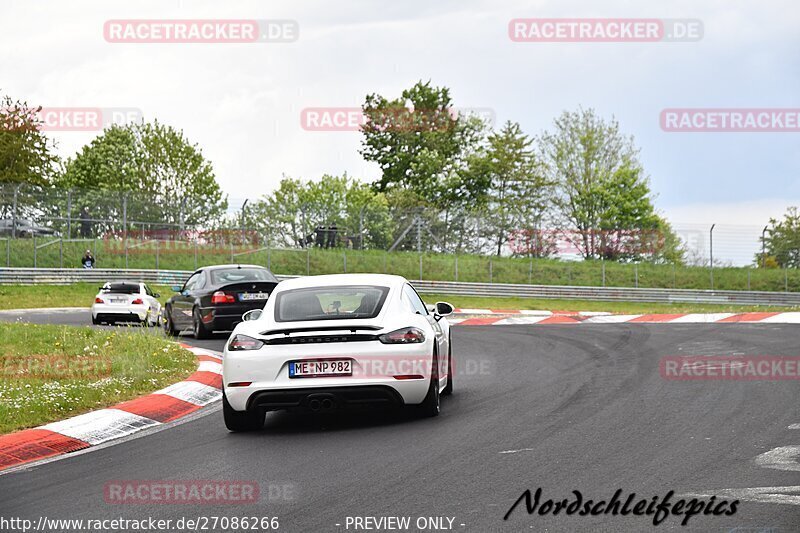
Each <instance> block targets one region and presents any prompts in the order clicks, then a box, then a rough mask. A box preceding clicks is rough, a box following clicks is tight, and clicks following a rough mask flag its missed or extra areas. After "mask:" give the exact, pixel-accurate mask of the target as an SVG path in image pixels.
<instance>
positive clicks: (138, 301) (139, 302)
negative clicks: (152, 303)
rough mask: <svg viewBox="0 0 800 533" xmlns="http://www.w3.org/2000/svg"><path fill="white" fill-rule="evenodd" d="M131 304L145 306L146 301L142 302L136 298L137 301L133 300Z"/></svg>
mask: <svg viewBox="0 0 800 533" xmlns="http://www.w3.org/2000/svg"><path fill="white" fill-rule="evenodd" d="M131 304H133V305H143V304H144V300H142V299H141V298H136V299H135V300H133V301H132V302H131Z"/></svg>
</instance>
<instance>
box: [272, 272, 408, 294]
mask: <svg viewBox="0 0 800 533" xmlns="http://www.w3.org/2000/svg"><path fill="white" fill-rule="evenodd" d="M407 282H408V280H407V279H406V278H404V277H402V276H394V275H390V274H325V275H321V276H302V277H298V278H292V279H287V280H284V281H282V282H281V284H280V285H278V289H280V290H282V291H284V290H288V289H300V288H303V287H333V286H336V285H377V286H381V287H394V286H397V285H402V284H403V283H407Z"/></svg>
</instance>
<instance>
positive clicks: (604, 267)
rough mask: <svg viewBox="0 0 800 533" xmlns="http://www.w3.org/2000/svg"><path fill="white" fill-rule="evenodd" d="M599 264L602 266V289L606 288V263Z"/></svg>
mask: <svg viewBox="0 0 800 533" xmlns="http://www.w3.org/2000/svg"><path fill="white" fill-rule="evenodd" d="M600 264H601V265H602V270H603V287H605V286H606V262H605V261H600Z"/></svg>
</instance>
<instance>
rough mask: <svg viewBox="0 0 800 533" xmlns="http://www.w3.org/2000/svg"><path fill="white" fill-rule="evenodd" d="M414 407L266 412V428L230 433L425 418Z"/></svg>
mask: <svg viewBox="0 0 800 533" xmlns="http://www.w3.org/2000/svg"><path fill="white" fill-rule="evenodd" d="M424 420H425V419H424V418H420V417H419V416H418V415H417V413H416V410H415V409H414V408H413V407H409V408H405V409H378V408H375V409H364V410H359V411H342V412H339V413H324V414H323V413H305V412H295V413H289V412H286V411H274V412H270V413H267V417H266V421H265V423H264V429H262V430H260V431H254V432H251V433H232V434H231V435H256V436H262V437H263V436H264V435H294V434H301V433H322V432H331V431H348V430H359V429H368V428H379V427H384V426H398V425H401V424H411V423H415V422H416V423H419V422H422V421H424Z"/></svg>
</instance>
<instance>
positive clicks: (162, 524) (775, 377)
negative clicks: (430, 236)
mask: <svg viewBox="0 0 800 533" xmlns="http://www.w3.org/2000/svg"><path fill="white" fill-rule="evenodd" d="M465 311H472V314H470V315H459V316H456V317H454V318H453V322H454V327H453V329H452V341H453V346H454V356H455V357H454V361H455V368H454V370H453V374H454V381H455V391H454V394H453V395H452V396H449V397H447V398H444V399H443V401H442V410H441V414H440V415H439V416H438V417H435V418H428V419H419V418H417V417H409V416H407V415H405V414H403V413H402V412H401V413H395V412H383V411H369V412H364V413H358V414H353V413H336V414H330V415H318V414H315V415H311V414H309V415H292V416H289V415H287V414H284V413H274V414H270V415H268V416H267V419H266V423H265V425H264V428H263V430H261V431H256V432H252V433H229V432H228V431H226V429H225V428H224V426H223V424H222V419H221V418H222V415H221V412H220V409H219V405H220V404H219V401H218V398H219V389H215V390H216V391H217V393H216V395H210V396H208V397H206V398H204V399H202V400H201V399H198V398H197V397H195V398H194V401H195V402H197V404H196V406H195V407H192V408H191V409H189V410H187V412H184V413H179V416H175V417H174V418H171V417H170V416H167V415H165V414H164V413H163V411H162V412H159V410H158V409H154V410H152V411H151V414H150V416H153V417H155V418H152V419H150V420H154V421H155V422H153V423H147V424H145V425H144V426H141V427H137V426H136V424H132V423H131V419H130V418H125V416H124V415H117V414H114V415H111V418H114V417H116V418H115V422H114V423H113V424H111V425H112V426H114V427H116V429H117V431H118V433H117V434H116V435H114V436H111V437H109V438H106V437H105V436H103V435H102V434H98V433H97V432H96V431H94V430H95V429H96V428H95V427H94V425H96V424H100V423H101V421H100V419H104V422H103V423H106V424H108V418H109V415H106V416H100V415H97V414H89V415H88V416H86V418H84V420H83V422H86V423H75V422H74V421H73V422H71V423H70V422H69V421H65V422H64V423H55V424H53V425H51V427H50V428H49V429H50V431H52V432H53V433H56V434H68V435H67V437H69V438H71V439H73V440H74V441H77V442H85V443H86V444H87V445H86V446H79V447H78V449H76V450H66V449H65V450H57V451H58V452H59V453H55V454H53V455H52V456H49V457H46V458H44V459H43V460H41V459H32V460H28V461H24V462H23V463H22V464H18V465H13V466H11V467H8V468H5V469H4V470H2V471H0V474H2V475H0V520H2V522H0V530H2V531H23V530H27V531H33V530H38V531H89V530H91V531H157V530H164V531H203V530H207V531H238V530H258V531H270V530H277V531H281V530H282V531H532V530H533V531H646V530H649V529H652V528H656V527H659V526H660V528H661V529H663V528H664V527H665V526H666V527H667V529H670V530H673V529H679V530H685V531H797V525H798V524H800V507H798V506H800V485H798V478H797V475H798V474H797V472H798V471H800V463H799V462H798V459H799V458H800V446H797V445H796V442H797V438H798V431H799V430H800V414H798V412H797V409H796V407H795V406H796V403H797V402H796V399H797V397H798V392H800V390H798V389H799V388H798V381H797V363H796V361H797V355H798V354H797V351H798V350H797V346H798V345H800V342H799V341H800V330H799V329H798V326H797V325H796V322H797V321H796V320H795V316H794V315H793V314H791V313H788V314H782V315H784V316H783V317H780V316H779V315H778V314H766V315H760V316H754V315H750V316H742V315H730V316H705V317H702V318H701V317H700V316H697V315H693V316H691V317H689V318H685V317H681V316H666V317H665V316H663V315H662V316H659V315H637V316H635V317H627V318H625V319H622V318H615V317H618V315H616V316H615V315H595V316H591V315H586V316H583V315H581V314H571V315H569V316H560V315H551V316H544V317H541V316H537V317H531V316H525V314H523V313H516V314H511V315H508V316H505V315H501V314H498V313H492V312H491V311H489V310H465ZM476 311H477V312H476ZM487 311H488V312H487ZM603 316H605V318H604V319H602V320H600V318H602V317H603ZM644 317H646V318H644ZM0 318H2V319H3V320H21V321H28V322H38V323H55V324H68V325H86V324H88V323H89V322H90V316H89V313H88V311H86V310H60V311H52V310H41V311H26V312H19V313H13V314H9V313H4V314H2V315H0ZM100 327H104V326H100ZM227 338H228V335H227V334H226V333H222V334H215V335H214V336H213V337H212V338H211V339H208V340H203V341H195V340H193V339H191V338H189V337H185V336H184V337H181V338H180V339H179V341H180V342H184V343H186V344H187V345H191V346H193V347H194V348H195V349H198V352H197V354H198V357H199V358H202V359H199V360H198V364H199V365H201V366H199V367H198V372H211V373H213V371H214V370H215V369H216V368H211V367H212V366H215V365H216V364H218V363H217V361H218V359H217V357H218V353H219V352H221V351H222V348H223V346H224V344H225V342H226V341H227ZM765 363H768V364H765ZM197 379H198V377H197V376H195V385H189V387H192V388H194V389H196V390H199V389H200V388H201V387H200V386H198V385H196V384H197V383H199V381H197ZM206 379H207V378H206ZM187 381H192V379H189V380H187ZM209 383H210V382H209ZM213 385H214V383H210V385H209V384H203V386H204V387H205V386H208V387H211V388H213ZM180 388H181V385H180V384H177V385H176V387H173V389H172V391H173V393H174V394H175V396H178V397H180V395H181V394H182V393H181V392H179V389H180ZM176 390H177V391H178V392H176ZM160 393H161V395H162V396H170V392H169V391H166V392H165V391H160ZM183 394H185V391H184V393H183ZM175 396H173V398H174V397H175ZM181 400H182V401H185V402H187V403H192V398H190V397H188V396H185V395H184V396H183V397H182V398H181ZM147 403H148V401H147V400H146V399H143V400H142V401H141V402H140V406H139V408H142V407H146V406H147ZM114 410H115V409H114V408H112V409H106V410H102V411H114ZM102 411H98V412H100V413H102ZM119 411H120V412H123V411H124V409H119ZM129 414H131V413H129ZM145 415H146V413H143V412H139V413H138V414H136V416H139V417H142V418H147V416H145ZM159 417H160V418H161V420H156V419H157V418H159ZM59 424H60V425H59ZM98 427H99V426H98ZM58 430H61V431H63V433H59V431H58ZM56 447H58V445H57V444H56ZM35 448H36V445H33V446H28V447H25V446H21V447H20V448H19V449H18V450H16V451H15V452H14V453H17V454H18V455H19V454H22V455H23V456H24V454H26V453H27V454H34V457H35ZM7 451H8V449H6V450H0V454H2V453H5V452H7ZM61 452H71V453H61ZM30 457H31V456H30V455H29V456H28V459H30ZM23 459H25V457H23Z"/></svg>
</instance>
